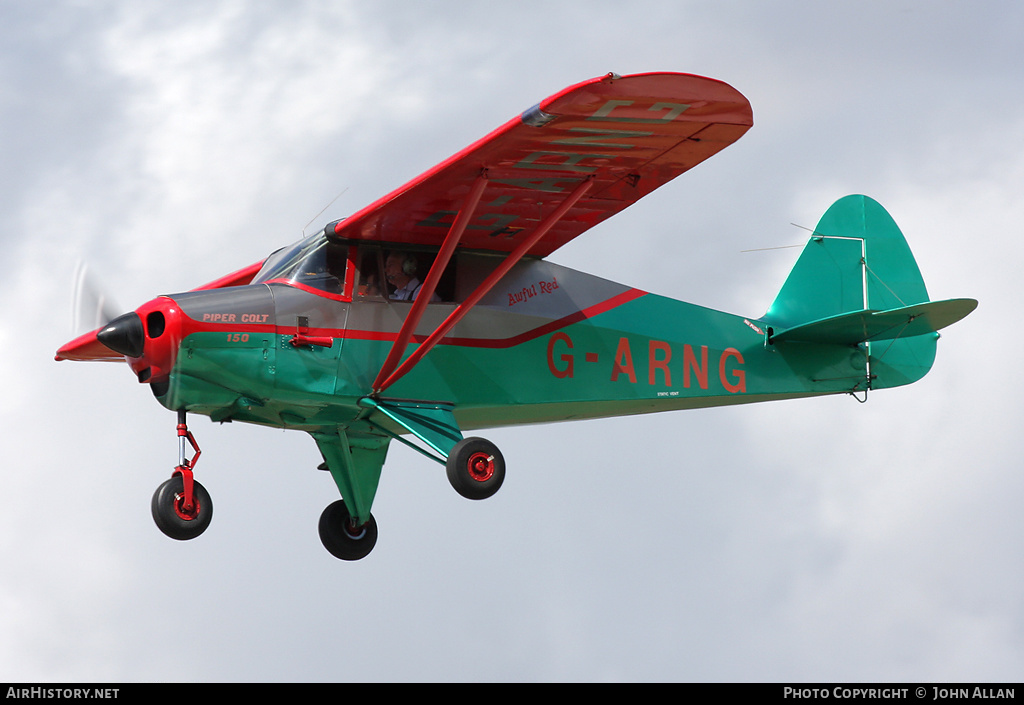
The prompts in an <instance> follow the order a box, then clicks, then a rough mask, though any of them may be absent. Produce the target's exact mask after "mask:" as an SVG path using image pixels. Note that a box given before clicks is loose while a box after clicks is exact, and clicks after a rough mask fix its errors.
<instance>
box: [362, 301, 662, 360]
mask: <svg viewBox="0 0 1024 705" xmlns="http://www.w3.org/2000/svg"><path fill="white" fill-rule="evenodd" d="M646 294H647V292H646V291H643V290H641V289H630V290H629V291H624V292H622V293H621V294H618V295H616V296H613V297H612V298H610V299H608V300H606V301H602V302H601V303H598V304H594V305H593V306H588V307H587V308H585V309H582V310H580V311H576V312H574V313H570V314H569V315H568V316H564V317H562V318H559V319H557V320H554V321H549V322H548V323H545V324H544V325H542V326H538V327H536V328H534V329H533V330H528V331H525V332H523V333H520V334H519V335H514V336H512V337H511V338H456V337H446V338H441V341H440V344H441V345H458V346H461V347H466V348H511V347H515V346H516V345H521V344H522V343H525V342H527V341H530V340H533V339H535V338H539V337H540V336H542V335H546V334H548V333H550V332H552V331H556V330H558V329H559V328H565V327H566V326H570V325H572V324H573V323H578V322H580V321H583V320H586V319H588V318H593V317H595V316H598V315H600V314H602V313H606V312H607V311H611V310H612V309H614V308H618V307H619V306H622V305H623V304H626V303H629V302H630V301H633V300H635V299H638V298H640V297H641V296H646ZM397 336H398V333H382V332H379V331H363V330H349V331H347V332H346V333H345V337H346V338H353V339H357V340H384V341H387V340H394V339H395V338H396V337H397ZM426 339H427V336H425V335H415V336H413V342H416V343H421V342H423V341H424V340H426Z"/></svg>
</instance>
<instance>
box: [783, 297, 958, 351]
mask: <svg viewBox="0 0 1024 705" xmlns="http://www.w3.org/2000/svg"><path fill="white" fill-rule="evenodd" d="M977 306H978V302H977V301H975V300H974V299H949V300H946V301H929V302H926V303H920V304H914V305H912V306H903V307H901V308H894V309H890V310H888V311H871V310H865V311H853V312H852V313H842V314H839V315H837V316H830V317H828V318H822V319H820V320H817V321H813V322H811V323H805V324H803V325H799V326H796V327H794V328H790V329H788V330H784V331H782V332H779V333H774V334H773V335H771V336H770V338H769V342H771V343H773V344H775V343H790V342H801V343H828V344H836V345H856V344H858V343H863V342H866V341H870V340H894V339H897V338H910V337H914V336H918V335H927V334H929V333H935V332H936V331H939V330H941V329H942V328H945V327H946V326H948V325H952V324H953V323H956V322H957V321H959V320H960V319H961V318H964V317H965V316H967V314H969V313H970V312H971V311H973V310H974V309H975V308H977Z"/></svg>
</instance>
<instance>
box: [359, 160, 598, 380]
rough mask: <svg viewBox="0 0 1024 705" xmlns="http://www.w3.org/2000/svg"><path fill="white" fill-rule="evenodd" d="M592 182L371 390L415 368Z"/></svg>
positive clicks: (578, 189)
mask: <svg viewBox="0 0 1024 705" xmlns="http://www.w3.org/2000/svg"><path fill="white" fill-rule="evenodd" d="M593 183H594V177H593V176H588V177H587V178H586V179H585V180H584V181H583V182H581V183H580V185H579V186H577V187H576V188H575V189H573V191H572V193H570V194H569V195H568V196H567V197H566V199H565V200H564V201H562V203H561V204H560V205H559V206H558V208H556V209H555V210H554V212H552V213H551V214H550V215H549V216H548V217H547V218H545V219H544V221H543V222H541V224H540V225H538V226H537V229H536V230H534V231H533V233H531V234H530V236H529V237H528V238H526V239H525V240H523V241H522V242H521V243H519V246H518V247H516V249H515V250H513V251H512V252H511V253H509V255H508V257H506V258H505V259H504V260H503V261H502V263H501V264H500V265H498V267H497V269H495V270H494V271H493V272H491V273H490V274H489V275H487V278H486V279H484V280H483V281H482V282H481V283H480V286H478V287H477V288H476V289H475V290H474V291H473V293H472V294H470V295H469V297H468V298H467V299H466V300H465V301H463V302H462V303H461V304H459V305H458V307H457V308H456V309H455V310H454V311H452V312H451V313H450V314H449V315H448V318H446V319H445V320H444V321H443V322H442V323H441V325H439V326H438V327H437V329H436V330H435V331H434V332H433V333H431V334H430V336H429V337H428V338H427V339H426V340H424V341H423V343H422V344H421V345H420V346H419V347H418V348H416V350H414V351H413V352H412V354H411V355H409V357H408V358H406V360H405V362H403V363H402V364H401V365H400V366H399V367H398V369H396V370H395V371H394V372H392V373H391V374H390V375H389V376H387V378H386V379H384V381H383V382H381V381H380V380H381V378H382V377H383V376H384V370H383V369H382V370H381V374H380V375H378V376H377V380H376V381H375V382H374V383H373V393H374V394H380V393H381V392H382V391H384V390H385V389H387V388H388V387H390V386H391V385H392V384H394V383H395V382H397V381H398V380H399V379H401V378H402V377H403V376H405V374H406V373H408V372H409V370H411V369H412V368H413V367H415V366H416V363H418V362H419V361H420V360H421V359H423V356H424V355H426V354H427V353H428V352H430V351H431V350H432V349H433V347H434V346H435V345H437V343H438V341H439V340H441V338H443V337H444V336H445V334H447V333H448V331H450V330H451V329H452V327H454V326H455V324H456V323H458V322H459V321H460V320H462V318H463V316H465V315H466V314H467V313H469V312H470V310H472V308H473V307H474V306H476V304H477V303H478V302H479V301H480V299H482V298H483V297H484V296H485V295H486V294H487V292H489V291H490V290H491V289H492V288H494V285H495V284H497V283H498V282H499V281H500V280H501V278H502V277H504V276H505V275H506V274H507V273H508V271H509V270H510V269H512V267H513V266H514V265H515V264H516V263H517V262H518V261H519V260H521V259H522V258H523V255H525V254H526V253H527V252H528V251H529V250H530V248H531V247H533V245H534V244H535V243H537V242H538V241H539V240H540V239H541V238H542V237H544V235H545V234H546V233H547V232H548V230H550V229H551V228H552V227H554V225H555V224H556V223H557V222H558V221H559V220H561V219H562V218H563V217H564V216H565V214H566V213H568V212H569V209H570V208H572V207H573V206H574V205H576V202H577V201H579V200H580V199H581V198H583V196H584V195H585V194H586V193H587V191H589V190H590V187H591V186H592V185H593ZM460 216H461V212H460ZM445 245H447V239H446V241H445ZM434 266H435V267H436V266H437V265H436V264H435V265H434ZM433 271H434V268H433V267H431V274H433ZM419 298H429V296H428V297H424V296H423V295H422V292H421V294H420V297H419ZM417 300H418V299H417ZM410 313H411V312H410ZM402 331H403V332H404V331H405V326H404V325H403V326H402ZM410 333H411V331H410ZM397 344H398V341H395V345H396V346H397ZM403 347H404V346H403ZM392 352H394V349H392ZM388 357H389V359H390V357H391V356H390V355H389V356H388Z"/></svg>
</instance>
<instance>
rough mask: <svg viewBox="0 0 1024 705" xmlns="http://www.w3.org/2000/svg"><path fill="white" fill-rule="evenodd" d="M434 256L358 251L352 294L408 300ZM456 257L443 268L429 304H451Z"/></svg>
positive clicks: (385, 250) (364, 248) (389, 250)
mask: <svg viewBox="0 0 1024 705" xmlns="http://www.w3.org/2000/svg"><path fill="white" fill-rule="evenodd" d="M436 255H437V253H436V252H432V251H425V250H421V249H402V248H384V247H377V246H373V245H362V246H360V248H359V256H358V263H359V264H358V276H357V280H356V288H355V292H354V293H355V295H356V296H357V297H359V298H362V299H367V300H370V299H384V298H386V299H389V300H391V301H412V300H414V299H415V298H416V297H418V296H419V292H420V290H421V288H422V286H423V281H424V280H425V279H426V278H427V274H428V273H429V272H430V268H431V267H432V266H433V264H434V258H435V257H436ZM455 260H456V258H454V257H453V258H452V261H451V262H450V263H449V264H448V266H447V267H446V268H445V271H444V273H443V274H442V275H441V280H440V281H439V282H438V285H437V289H436V290H435V291H434V294H433V296H432V297H431V303H437V302H452V301H455V300H456V299H455V280H456V266H455Z"/></svg>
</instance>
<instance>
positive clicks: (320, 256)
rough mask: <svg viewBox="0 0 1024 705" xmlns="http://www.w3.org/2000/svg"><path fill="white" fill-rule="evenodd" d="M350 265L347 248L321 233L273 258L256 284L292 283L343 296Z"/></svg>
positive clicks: (261, 270) (260, 273)
mask: <svg viewBox="0 0 1024 705" xmlns="http://www.w3.org/2000/svg"><path fill="white" fill-rule="evenodd" d="M346 262H347V248H346V246H345V245H343V244H341V243H336V242H331V241H329V240H328V239H327V236H326V234H325V233H324V231H323V230H321V231H320V232H319V233H317V234H316V235H313V236H311V237H307V238H304V239H302V240H299V241H298V242H297V243H295V244H294V245H291V246H289V247H285V248H282V249H280V250H278V251H277V252H275V253H274V254H272V255H270V257H268V258H267V261H266V262H264V263H263V267H262V268H261V269H260V271H259V272H258V273H257V274H256V276H255V277H254V278H253V280H252V283H253V284H261V283H265V282H271V281H282V282H292V283H297V284H302V285H304V286H308V287H310V288H313V289H317V290H319V291H325V292H327V293H329V294H340V293H341V292H342V288H343V286H344V282H345V264H346Z"/></svg>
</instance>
